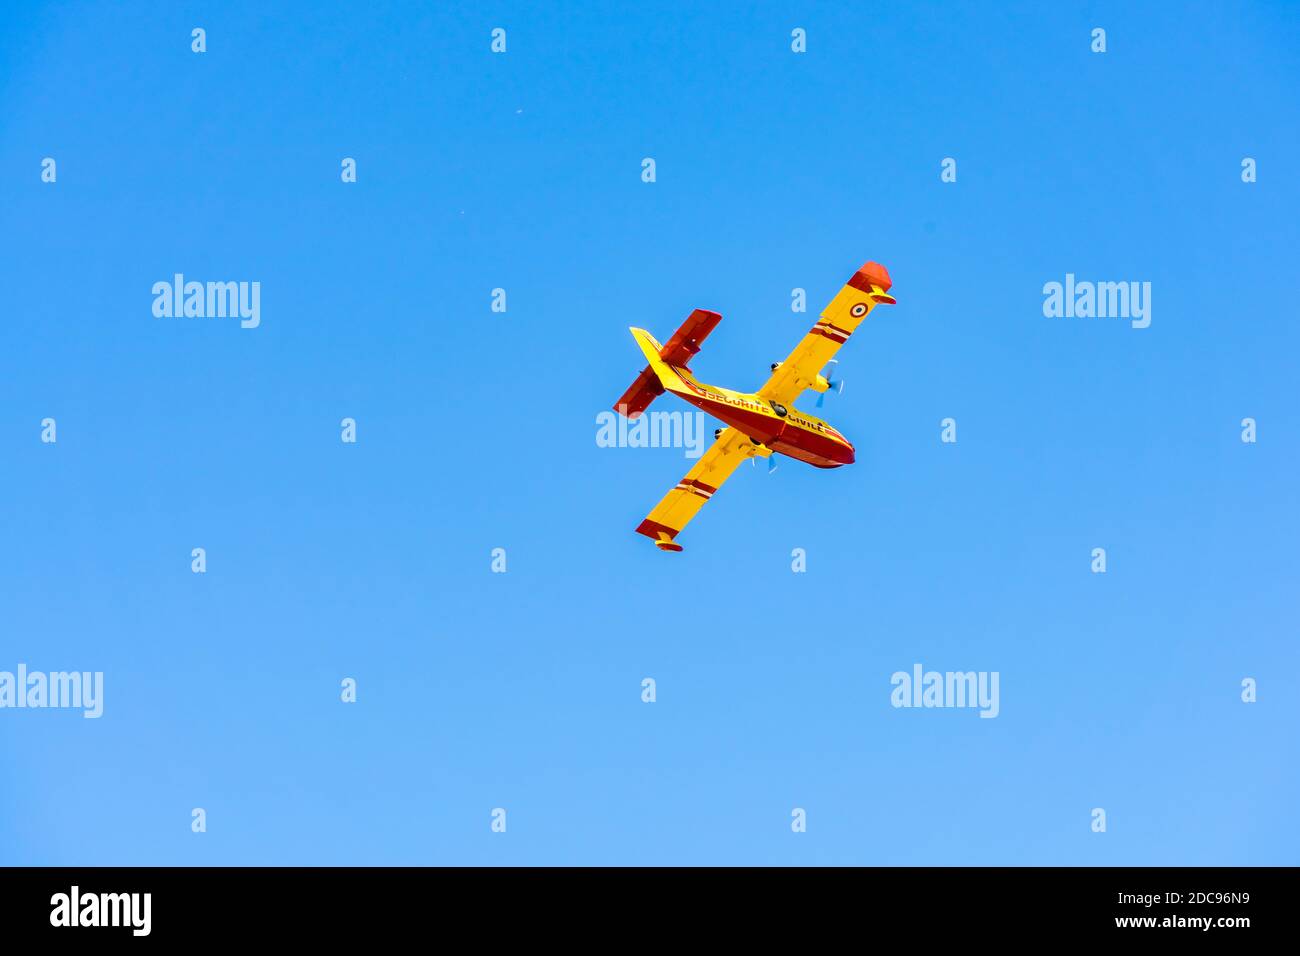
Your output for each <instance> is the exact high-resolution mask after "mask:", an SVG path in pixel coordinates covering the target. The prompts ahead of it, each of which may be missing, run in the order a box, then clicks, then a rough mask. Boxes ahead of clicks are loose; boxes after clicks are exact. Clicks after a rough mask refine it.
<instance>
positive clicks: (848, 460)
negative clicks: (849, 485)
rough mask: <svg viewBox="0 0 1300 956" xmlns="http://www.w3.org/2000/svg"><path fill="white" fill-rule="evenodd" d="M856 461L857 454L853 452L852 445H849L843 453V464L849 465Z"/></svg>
mask: <svg viewBox="0 0 1300 956" xmlns="http://www.w3.org/2000/svg"><path fill="white" fill-rule="evenodd" d="M856 460H857V452H856V451H855V450H854V448H853V446H852V445H849V447H848V448H847V449H846V450H845V452H844V464H846V465H851V464H853V462H854V461H856Z"/></svg>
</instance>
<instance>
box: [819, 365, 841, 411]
mask: <svg viewBox="0 0 1300 956" xmlns="http://www.w3.org/2000/svg"><path fill="white" fill-rule="evenodd" d="M838 364H839V359H831V360H830V361H829V362H827V363H826V375H825V378H826V391H825V392H822V393H821V394H820V395H818V396H817V407H818V408H821V407H822V403H823V402H825V401H826V394H827V392H832V391H833V392H836V393H837V394H838V393H839V392H842V391H844V380H843V379H837V378H836V377H835V369H833V368H831V366H832V365H838Z"/></svg>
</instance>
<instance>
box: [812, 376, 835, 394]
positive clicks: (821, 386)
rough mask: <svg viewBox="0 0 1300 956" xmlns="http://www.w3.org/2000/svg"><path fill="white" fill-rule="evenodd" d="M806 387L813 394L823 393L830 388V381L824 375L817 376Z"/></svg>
mask: <svg viewBox="0 0 1300 956" xmlns="http://www.w3.org/2000/svg"><path fill="white" fill-rule="evenodd" d="M808 387H809V388H811V389H812V390H813V391H814V392H825V391H827V390H828V389H829V388H830V387H831V383H830V379H828V378H827V377H826V376H825V375H818V376H817V378H816V379H814V380H813V383H812V384H811V385H809V386H808Z"/></svg>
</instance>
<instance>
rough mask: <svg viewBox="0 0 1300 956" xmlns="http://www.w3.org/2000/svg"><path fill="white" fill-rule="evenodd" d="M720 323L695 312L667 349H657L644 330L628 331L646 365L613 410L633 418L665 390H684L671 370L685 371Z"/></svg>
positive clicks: (702, 311) (714, 315)
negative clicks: (680, 369)
mask: <svg viewBox="0 0 1300 956" xmlns="http://www.w3.org/2000/svg"><path fill="white" fill-rule="evenodd" d="M721 321H722V316H721V315H719V314H718V313H717V312H709V311H708V310H706V309H696V310H695V311H694V312H692V313H691V314H690V315H688V316H687V317H686V321H685V322H683V323H682V326H681V328H679V329H678V330H677V331H676V332H674V333H673V337H672V338H670V339H669V340H668V344H667V345H660V344H659V343H658V342H656V341H655V338H654V336H652V335H651V334H650V333H649V332H647V331H646V330H645V329H632V337H633V338H635V339H636V342H637V345H639V346H641V351H642V352H644V353H645V356H646V358H647V359H648V360H649V362H650V364H649V365H647V366H646V367H645V368H644V369H642V370H641V374H640V375H638V376H637V377H636V380H635V381H634V382H632V384H631V385H630V386H629V387H628V390H627V391H626V392H624V393H623V397H622V398H620V399H619V400H618V401H617V402H615V403H614V410H615V411H616V412H618V413H619V414H621V415H626V416H627V417H628V418H636V417H637V416H639V415H640V414H641V413H642V412H644V411H645V410H646V409H647V408H649V407H650V403H651V402H653V401H654V400H655V399H656V398H658V397H659V396H660V395H662V394H663V393H664V391H665V390H666V389H669V388H682V387H684V384H683V382H682V378H681V376H680V375H678V374H677V372H676V371H674V369H673V366H680V367H682V368H685V366H686V363H687V362H689V361H690V360H691V359H692V358H694V357H695V354H696V353H697V352H699V350H700V343H701V342H703V341H704V339H705V337H706V336H707V335H708V334H709V333H710V332H712V331H713V330H714V328H716V327H717V324H718V323H719V322H721Z"/></svg>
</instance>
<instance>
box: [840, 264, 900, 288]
mask: <svg viewBox="0 0 1300 956" xmlns="http://www.w3.org/2000/svg"><path fill="white" fill-rule="evenodd" d="M848 284H849V285H851V286H853V288H855V289H861V290H862V291H863V292H870V291H871V287H872V286H873V285H874V286H879V287H880V288H881V289H884V290H885V291H886V292H888V291H889V287H890V286H892V285H893V284H894V281H893V280H892V279H890V278H889V270H888V269H886V268H885V267H884V266H882V265H881V264H880V263H879V262H868V263H867V264H866V265H864V266H863V267H862V268H861V269H859V270H858V271H857V272H855V273H854V274H853V278H852V279H850V280H849V282H848Z"/></svg>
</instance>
